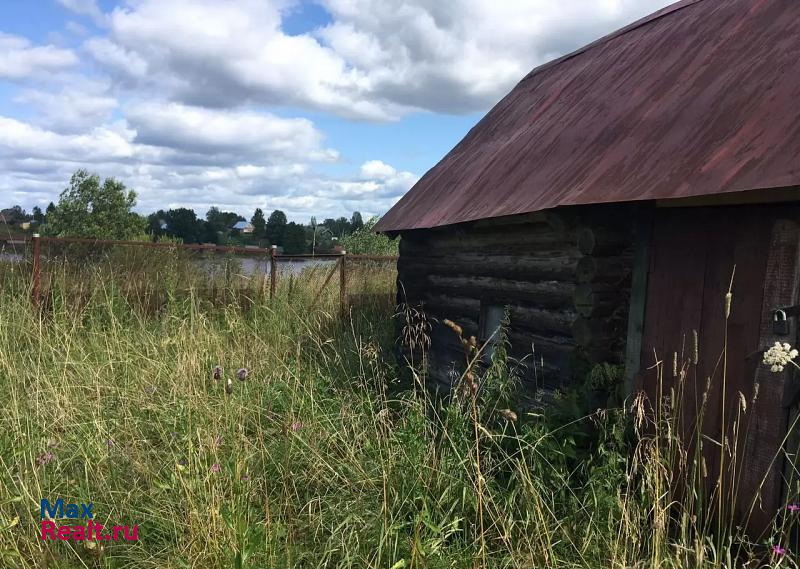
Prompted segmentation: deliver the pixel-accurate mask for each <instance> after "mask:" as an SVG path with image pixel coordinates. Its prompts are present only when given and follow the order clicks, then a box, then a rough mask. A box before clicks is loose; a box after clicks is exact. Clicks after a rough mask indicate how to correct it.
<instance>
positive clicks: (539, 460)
mask: <svg viewBox="0 0 800 569" xmlns="http://www.w3.org/2000/svg"><path fill="white" fill-rule="evenodd" d="M104 271H105V269H102V270H101V269H98V272H96V273H92V272H91V271H88V272H86V273H84V277H83V278H84V282H85V283H86V284H85V288H84V293H83V296H82V297H81V298H82V300H81V302H80V303H75V302H73V301H74V298H73V297H71V296H70V294H69V288H70V283H69V282H66V281H65V282H62V283H61V284H60V285H58V286H53V287H51V288H50V289H49V294H50V298H51V301H50V302H48V303H46V307H45V309H43V310H35V309H33V308H32V307H31V304H30V302H29V299H28V292H29V291H28V290H27V281H26V280H25V279H23V278H7V279H6V280H5V281H4V289H3V291H2V292H0V564H2V566H4V567H115V568H116V567H137V568H140V567H144V568H146V567H153V568H156V567H158V568H164V567H167V568H181V567H204V568H205V567H209V568H214V567H376V568H377V567H382V568H393V569H399V568H401V567H409V568H410V567H415V568H416V567H419V568H423V567H430V568H434V567H620V568H621V567H722V566H725V567H733V566H734V565H735V564H736V563H737V560H738V562H740V563H752V564H753V566H757V565H759V564H766V565H769V564H777V563H780V564H782V565H783V566H791V565H792V563H793V557H792V555H791V553H790V554H787V555H783V556H776V555H771V554H769V552H768V551H767V552H766V553H764V551H763V549H762V548H760V547H759V546H760V545H764V546H766V545H769V544H770V542H767V541H765V542H764V543H762V544H758V543H756V544H751V543H748V542H745V541H743V539H741V537H742V536H741V535H740V534H738V533H736V529H735V528H728V529H727V530H725V529H724V528H723V530H721V531H720V530H719V528H712V527H711V525H710V524H708V523H706V520H707V517H705V516H703V515H702V514H703V512H705V509H706V508H707V506H708V505H709V504H710V503H711V502H709V500H708V499H707V498H704V497H703V496H702V495H699V494H697V493H695V492H694V491H693V490H694V488H697V487H698V486H697V485H696V484H695V482H696V481H693V479H692V477H691V476H690V477H682V478H681V480H684V481H686V482H684V484H685V485H684V486H682V487H679V486H680V485H676V484H675V479H676V476H675V475H676V473H678V471H679V469H682V468H686V467H685V466H684V465H686V464H690V465H691V463H692V460H693V459H692V458H691V457H688V458H687V456H686V454H685V452H684V451H683V449H684V448H685V445H684V444H683V443H682V441H681V440H680V430H679V429H678V428H677V422H676V421H677V419H676V418H675V417H676V416H677V415H678V413H677V411H676V409H675V405H677V404H678V403H677V402H676V398H674V397H673V398H671V399H670V398H663V399H662V400H660V401H654V402H648V401H646V400H645V399H644V398H642V397H640V398H638V399H637V400H636V401H629V402H628V404H627V405H626V407H625V408H621V409H616V410H604V411H597V412H591V413H587V414H585V415H580V416H576V417H570V418H566V419H565V418H564V417H565V415H564V414H563V413H562V414H561V415H559V413H558V406H556V409H555V410H554V411H548V412H547V413H542V412H529V413H523V412H522V411H521V410H519V409H516V408H515V398H514V393H515V390H516V388H517V387H518V386H517V385H516V381H515V378H514V377H513V375H512V374H511V373H510V372H509V370H508V368H507V366H506V365H505V362H504V350H503V349H502V342H501V343H500V346H501V348H500V349H497V350H496V351H495V355H494V357H493V363H492V364H491V366H490V367H489V369H488V370H486V371H485V372H484V373H480V374H478V373H477V371H476V366H475V362H477V361H478V360H479V359H480V350H481V347H480V346H478V345H477V343H475V342H473V341H472V340H471V339H470V338H464V340H465V341H466V344H465V359H466V366H467V370H468V371H467V372H465V374H464V376H463V378H462V380H463V381H462V384H463V386H465V387H463V388H461V389H459V390H458V392H457V394H456V395H455V396H454V397H452V398H451V399H449V400H447V401H441V400H434V399H432V397H431V396H429V395H428V394H427V393H426V392H425V391H424V390H421V389H418V388H417V387H418V385H406V384H405V383H403V381H401V379H400V378H401V377H403V376H404V375H405V374H404V373H403V371H404V370H402V369H400V368H398V367H397V365H396V364H395V362H394V356H393V354H394V352H395V344H394V342H395V339H394V323H393V314H392V312H391V310H392V309H391V307H388V306H387V304H386V303H374V304H371V305H366V306H360V307H353V311H352V312H351V314H350V315H348V316H347V317H345V318H341V316H340V314H339V312H338V310H337V305H336V303H335V300H336V295H335V291H330V294H329V297H326V299H324V301H323V302H321V303H319V304H318V305H317V306H315V308H314V309H313V310H311V308H310V307H311V305H312V301H313V298H314V296H315V294H316V292H317V290H318V289H319V285H320V284H321V280H322V278H324V276H325V275H324V271H320V273H319V274H317V275H316V276H315V277H308V276H305V277H303V276H300V277H296V278H294V279H293V280H292V287H291V289H292V292H291V295H290V292H289V289H290V287H289V286H288V282H287V281H282V286H281V288H280V289H279V291H278V295H277V296H276V298H274V299H273V300H270V299H269V298H268V296H266V295H251V296H249V297H248V299H249V300H248V301H247V302H245V303H243V302H240V300H241V299H240V298H239V297H237V296H235V295H232V294H231V295H229V296H227V297H226V298H227V300H225V298H223V299H222V300H219V301H215V302H209V300H208V298H205V297H203V296H202V295H201V294H200V293H199V292H198V291H197V290H195V289H193V288H191V287H190V288H189V289H186V290H185V294H172V295H168V296H167V297H166V299H165V300H164V301H163V302H162V303H160V304H159V305H158V309H157V310H150V309H149V308H148V309H143V308H142V306H141V305H140V304H137V303H136V302H134V299H135V297H133V296H131V295H130V288H126V287H125V286H123V285H124V283H125V282H127V281H128V280H129V279H127V278H121V279H113V278H109V275H108V274H107V273H106V272H104ZM358 278H360V277H358ZM373 278H374V280H375V282H374V283H373V285H374V286H375V287H376V288H378V287H379V284H380V283H383V284H382V285H381V286H383V287H384V289H385V290H389V288H390V287H391V286H392V282H391V280H392V278H393V276H392V275H391V273H390V272H387V271H383V272H381V271H379V272H376V273H373ZM179 285H180V283H178V284H176V285H174V286H175V287H177V288H175V290H177V289H178V288H180V287H179ZM170 286H173V285H170ZM181 290H184V289H181ZM53 298H55V299H56V300H52V299H53ZM59 298H60V299H61V300H60V301H59V300H58V299H59ZM148 306H149V305H148ZM401 320H402V319H401ZM411 320H413V319H411ZM406 321H410V320H406ZM454 326H456V327H457V324H454ZM425 330H426V328H425V326H420V327H418V328H417V329H416V332H413V333H412V336H413V335H414V334H424V332H425ZM406 332H408V331H406ZM459 334H461V332H459ZM406 336H407V335H406ZM407 340H416V341H417V343H416V344H415V346H416V349H417V350H421V351H423V352H424V350H425V349H426V347H427V343H426V342H425V341H424V339H420V338H408V337H407ZM422 359H423V361H424V357H423V358H422ZM692 365H693V364H692V361H691V358H689V359H688V360H687V362H686V364H685V369H686V370H687V373H688V372H689V370H690V368H691V366H692ZM216 366H219V367H221V368H222V370H223V371H222V379H220V380H216V379H214V378H213V371H214V368H215V367H216ZM239 368H246V369H247V370H248V373H247V378H246V380H245V381H240V380H239V379H238V378H237V377H236V370H237V369H239ZM415 371H416V374H417V377H420V376H424V372H423V371H422V370H419V369H418V370H415ZM228 378H230V379H231V380H232V393H231V394H230V395H228V394H226V392H225V384H226V382H227V379H228ZM423 379H424V377H423ZM577 397H579V396H577V395H574V394H564V396H563V402H568V401H571V400H574V398H577ZM570 398H573V399H570ZM665 400H666V401H665ZM688 468H689V470H688V471H689V472H692V467H691V466H689V467H688ZM694 472H695V473H696V472H697V471H696V470H695V471H694ZM58 497H63V498H64V499H65V501H72V502H78V503H80V502H92V503H93V504H94V512H95V517H96V519H97V521H99V522H100V523H104V524H108V525H113V524H119V525H123V524H138V526H139V540H138V541H136V542H102V543H94V542H88V543H82V542H44V541H41V540H39V539H38V535H39V502H40V500H41V499H42V498H49V499H55V498H58ZM720 535H721V536H722V537H719V536H720ZM771 539H773V540H776V539H781V537H780V535H779V533H778V529H777V528H776V534H775V536H773V537H772V538H771Z"/></svg>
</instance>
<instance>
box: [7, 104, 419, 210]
mask: <svg viewBox="0 0 800 569" xmlns="http://www.w3.org/2000/svg"><path fill="white" fill-rule="evenodd" d="M170 115H172V116H171V117H170ZM210 125H211V126H210ZM248 125H249V127H250V128H248ZM142 128H147V129H150V130H149V131H144V132H147V134H146V135H145V136H142V134H141V133H140V130H139V129H142ZM201 131H202V132H201ZM193 133H196V134H197V135H198V140H196V141H191V140H190V138H191V136H192V134H193ZM322 142H323V141H322V136H321V134H320V133H319V132H318V131H317V130H316V129H315V128H314V126H313V124H311V123H310V122H309V121H306V120H301V119H282V118H279V117H274V116H271V115H259V114H256V113H249V112H229V111H210V110H208V109H204V110H200V109H195V108H187V107H183V106H176V105H164V106H159V105H156V104H150V105H140V106H138V107H135V108H134V110H132V111H131V118H130V121H127V120H122V121H117V122H115V123H108V124H104V125H101V126H98V127H95V128H93V129H90V130H88V131H87V132H83V133H72V134H66V133H59V132H56V131H53V130H48V129H46V128H43V127H41V126H37V125H34V124H31V123H28V122H25V121H21V120H18V119H14V118H10V117H2V116H0V194H2V195H4V196H9V198H7V199H12V200H14V201H21V202H23V203H26V204H28V206H29V207H30V206H32V205H35V204H38V205H40V206H43V205H46V204H47V203H48V202H49V201H51V200H55V199H56V198H57V195H58V193H59V192H60V191H61V190H62V189H63V188H64V186H65V184H66V182H67V181H68V180H69V176H70V175H71V173H72V172H74V171H75V170H76V169H78V168H81V167H85V168H88V169H89V170H91V171H96V172H98V173H100V174H101V175H103V176H114V177H117V178H119V179H120V180H122V181H123V182H124V183H125V184H126V185H128V186H129V187H131V188H133V189H135V190H136V191H137V192H138V194H139V209H140V210H141V211H143V212H149V211H154V210H156V209H160V208H169V207H179V206H180V207H193V208H196V209H197V211H198V212H199V213H201V214H202V213H203V212H205V210H206V209H208V208H209V207H210V206H212V205H217V206H219V207H224V208H228V209H232V210H236V211H240V212H241V213H243V214H246V215H250V213H249V212H252V210H253V209H254V208H256V207H261V208H264V209H267V210H271V209H275V208H283V209H285V210H286V212H287V214H288V215H289V216H290V217H291V218H293V219H297V220H300V221H307V220H308V218H309V217H310V216H311V215H317V216H318V217H323V216H339V215H349V214H350V212H352V211H355V210H359V211H362V212H363V213H364V214H365V215H374V214H381V213H383V212H384V211H386V210H387V209H388V208H389V207H391V205H393V204H394V202H395V201H397V199H399V197H400V196H401V195H402V194H403V193H404V192H405V191H407V190H408V189H409V188H410V187H411V185H413V183H414V182H416V180H417V177H416V176H415V175H414V174H412V173H410V172H402V171H397V169H395V168H393V167H392V166H390V165H388V164H385V163H383V162H380V161H377V160H375V161H370V162H367V163H365V164H363V165H362V167H361V168H360V174H359V176H357V177H354V178H346V177H345V178H331V177H328V176H324V175H322V174H320V173H319V171H317V170H316V168H315V166H316V165H317V164H319V163H321V162H325V161H328V160H330V159H331V158H332V157H335V156H336V153H335V152H334V151H332V150H329V149H326V148H325V147H324V146H323V145H322ZM23 197H24V199H22V198H23Z"/></svg>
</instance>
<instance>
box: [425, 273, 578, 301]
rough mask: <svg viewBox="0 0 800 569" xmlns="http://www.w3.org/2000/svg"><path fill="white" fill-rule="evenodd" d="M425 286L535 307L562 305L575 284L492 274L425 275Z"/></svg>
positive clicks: (438, 291)
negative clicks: (509, 278)
mask: <svg viewBox="0 0 800 569" xmlns="http://www.w3.org/2000/svg"><path fill="white" fill-rule="evenodd" d="M425 283H426V288H427V289H428V290H429V291H430V292H436V293H441V294H451V293H452V292H454V291H457V293H458V295H459V296H467V297H472V298H484V299H486V300H487V301H489V302H491V303H492V304H510V303H522V302H524V303H525V304H528V305H531V306H536V307H539V308H553V307H556V308H558V307H562V308H568V307H569V306H570V304H571V301H572V298H573V294H574V292H575V285H573V284H570V283H564V282H558V281H539V282H527V281H514V280H506V279H498V278H493V277H462V276H453V277H446V276H442V275H428V276H427V277H426V278H425Z"/></svg>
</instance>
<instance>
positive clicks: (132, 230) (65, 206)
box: [45, 170, 146, 239]
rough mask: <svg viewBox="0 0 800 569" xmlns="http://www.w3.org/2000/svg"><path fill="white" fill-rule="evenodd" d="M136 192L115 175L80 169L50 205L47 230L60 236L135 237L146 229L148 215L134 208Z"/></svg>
mask: <svg viewBox="0 0 800 569" xmlns="http://www.w3.org/2000/svg"><path fill="white" fill-rule="evenodd" d="M135 205H136V192H134V191H133V190H128V189H127V188H125V185H124V184H123V183H122V182H120V181H118V180H115V179H114V178H106V179H105V181H104V182H102V183H101V182H100V176H98V175H97V174H89V172H87V171H86V170H78V171H77V172H75V173H74V174H73V175H72V178H71V179H70V182H69V187H68V188H66V189H65V190H64V191H63V192H61V195H60V196H59V198H58V205H57V206H55V207H54V208H53V211H50V208H49V207H48V214H47V225H46V226H45V229H46V232H47V233H48V234H49V235H56V236H60V237H92V238H97V239H134V238H138V237H141V236H142V235H143V234H144V232H145V226H146V221H145V219H144V218H143V217H142V216H140V215H138V214H137V213H135V212H134V211H133V207H134V206H135Z"/></svg>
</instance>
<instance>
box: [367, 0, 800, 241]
mask: <svg viewBox="0 0 800 569" xmlns="http://www.w3.org/2000/svg"><path fill="white" fill-rule="evenodd" d="M797 185H800V0H683V1H682V2H678V3H677V4H673V5H672V6H669V7H667V8H665V9H663V10H661V11H659V12H656V13H655V14H653V15H651V16H649V17H647V18H644V19H643V20H640V21H638V22H636V23H634V24H631V25H630V26H628V27H626V28H623V29H622V30H619V31H618V32H616V33H614V34H611V35H609V36H607V37H605V38H603V39H601V40H598V41H596V42H594V43H592V44H590V45H588V46H586V47H584V48H582V49H580V50H578V51H576V52H574V53H571V54H569V55H567V56H564V57H562V58H561V59H558V60H555V61H553V62H550V63H547V64H545V65H543V66H541V67H539V68H537V69H534V70H533V71H532V72H531V73H530V74H528V75H527V76H526V77H525V78H524V79H523V80H522V81H521V82H520V83H519V84H518V85H517V86H516V87H515V88H514V89H513V90H512V91H511V93H509V94H508V95H507V96H506V97H505V98H503V99H502V100H501V101H500V102H499V103H498V104H497V105H496V106H495V107H494V108H493V109H492V110H491V111H490V112H489V113H488V114H487V115H486V116H485V117H484V118H483V119H482V120H481V121H480V122H479V123H478V124H477V125H475V127H474V128H473V129H472V130H470V132H469V133H468V134H467V136H466V137H465V138H464V139H463V140H462V141H461V142H460V143H459V144H458V145H457V146H456V147H455V148H453V150H451V151H450V153H448V154H447V156H445V157H444V158H443V159H442V161H441V162H439V163H438V164H437V165H436V166H434V167H433V168H432V169H431V170H429V171H428V173H427V174H425V175H424V176H423V177H422V179H420V181H419V182H418V183H417V184H416V185H415V186H414V187H413V188H412V189H411V190H410V191H409V192H408V193H407V194H406V195H405V196H404V197H403V198H402V199H401V200H400V201H399V202H398V203H397V205H395V206H394V207H393V208H392V209H391V210H390V211H389V212H388V213H387V214H386V215H385V216H384V217H383V219H381V221H380V223H379V224H378V226H377V227H376V229H377V230H378V231H400V230H405V229H416V228H428V227H437V226H441V225H449V224H453V223H460V222H465V221H473V220H477V219H485V218H490V217H499V216H505V215H514V214H519V213H529V212H534V211H539V210H543V209H549V208H554V207H558V206H566V205H577V204H589V203H609V202H627V201H636V200H652V199H670V198H682V197H693V196H707V195H713V194H722V193H729V192H736V191H742V190H751V189H766V188H778V187H789V186H797ZM798 195H799V196H800V193H799V194H798Z"/></svg>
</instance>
